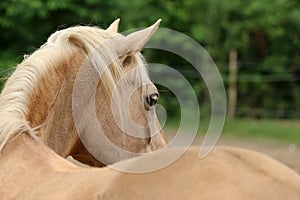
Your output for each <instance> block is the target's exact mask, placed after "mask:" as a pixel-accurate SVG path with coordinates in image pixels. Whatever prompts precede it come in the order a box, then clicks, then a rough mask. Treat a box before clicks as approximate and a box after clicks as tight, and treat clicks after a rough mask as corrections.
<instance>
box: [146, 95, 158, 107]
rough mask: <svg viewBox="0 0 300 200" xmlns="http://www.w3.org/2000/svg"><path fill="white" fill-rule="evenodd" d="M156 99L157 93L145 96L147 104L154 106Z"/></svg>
mask: <svg viewBox="0 0 300 200" xmlns="http://www.w3.org/2000/svg"><path fill="white" fill-rule="evenodd" d="M157 100H158V94H157V93H154V94H151V95H149V96H148V97H147V98H146V102H147V104H148V105H149V106H154V105H155V104H156V102H157Z"/></svg>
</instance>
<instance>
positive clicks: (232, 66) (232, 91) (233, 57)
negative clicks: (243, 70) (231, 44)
mask: <svg viewBox="0 0 300 200" xmlns="http://www.w3.org/2000/svg"><path fill="white" fill-rule="evenodd" d="M237 73H238V72H237V51H236V50H235V49H233V50H231V51H230V53H229V76H228V79H229V85H228V112H227V117H228V118H229V119H233V118H234V116H235V111H236V102H237Z"/></svg>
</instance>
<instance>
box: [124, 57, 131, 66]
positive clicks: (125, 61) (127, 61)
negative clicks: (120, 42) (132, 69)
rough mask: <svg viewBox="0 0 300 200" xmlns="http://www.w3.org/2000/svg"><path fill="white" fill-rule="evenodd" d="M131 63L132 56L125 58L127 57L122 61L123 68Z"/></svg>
mask: <svg viewBox="0 0 300 200" xmlns="http://www.w3.org/2000/svg"><path fill="white" fill-rule="evenodd" d="M131 61H132V56H127V57H126V58H125V59H124V60H123V63H122V65H123V67H126V66H128V65H129V64H130V63H131Z"/></svg>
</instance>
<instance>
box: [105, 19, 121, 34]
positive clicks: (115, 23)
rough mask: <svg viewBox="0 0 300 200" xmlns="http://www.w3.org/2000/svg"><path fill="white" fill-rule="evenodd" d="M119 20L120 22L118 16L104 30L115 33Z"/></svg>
mask: <svg viewBox="0 0 300 200" xmlns="http://www.w3.org/2000/svg"><path fill="white" fill-rule="evenodd" d="M119 22H120V18H118V19H116V20H115V21H114V22H113V23H111V25H110V26H109V27H108V28H107V29H106V30H107V31H111V32H114V33H117V32H118V27H119Z"/></svg>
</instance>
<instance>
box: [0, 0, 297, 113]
mask: <svg viewBox="0 0 300 200" xmlns="http://www.w3.org/2000/svg"><path fill="white" fill-rule="evenodd" d="M0 12H1V15H0V31H1V40H0V45H1V47H2V48H1V49H0V59H1V63H0V69H1V70H0V75H1V76H2V77H3V76H5V75H6V74H7V73H6V72H7V69H8V68H10V67H12V66H14V65H15V64H16V63H18V62H20V60H21V59H22V57H21V56H20V55H22V54H28V53H30V52H32V51H33V50H35V49H36V48H38V47H39V46H40V45H41V44H42V43H44V42H45V40H46V38H47V37H48V36H49V35H50V34H51V33H52V32H54V31H55V30H58V29H62V28H65V27H69V26H73V25H77V24H93V25H97V26H101V27H103V28H106V27H107V26H108V25H109V24H110V23H111V22H112V21H113V20H114V19H115V18H117V17H120V18H121V20H122V23H121V24H120V29H121V31H122V30H128V29H132V28H136V27H145V26H148V25H150V24H152V23H153V22H154V21H155V20H157V19H158V18H161V19H162V26H163V27H167V28H170V29H174V30H177V31H180V32H182V33H185V34H187V35H189V36H191V37H192V38H194V39H196V40H197V41H198V42H199V43H200V44H202V45H203V46H204V47H205V48H206V49H207V51H208V52H209V53H210V55H211V56H212V58H213V59H214V61H215V62H216V64H217V65H218V67H219V69H220V71H221V72H222V75H223V78H224V81H225V85H227V81H228V80H227V78H228V77H227V76H228V54H229V52H230V50H232V49H235V50H237V52H238V63H239V66H238V67H239V68H238V71H239V72H238V73H239V75H238V102H237V103H238V104H237V115H238V116H252V117H276V118H298V117H300V84H299V81H300V80H299V79H300V66H299V65H300V49H299V46H300V37H299V33H300V20H299V19H300V3H299V2H298V1H296V0H273V1H271V0H254V1H240V0H232V1H227V0H184V1H171V0H144V1H139V0H128V1H116V0H110V1H106V0H86V1H79V0H64V1H61V0H2V1H1V3H0ZM146 54H147V57H148V58H150V59H152V60H153V61H157V62H163V63H164V64H168V65H170V66H173V67H174V68H176V69H178V70H181V71H189V67H188V66H187V63H185V62H184V61H183V60H181V59H180V58H176V56H174V55H171V54H168V53H166V52H165V53H164V52H159V53H155V52H149V53H147V52H146ZM191 74H192V73H188V72H187V73H186V74H185V75H186V76H187V78H188V79H189V80H190V81H191V83H192V85H193V86H194V87H195V89H196V91H197V93H198V95H199V101H200V102H201V105H202V106H203V107H207V105H208V102H209V97H208V94H207V92H206V91H205V90H206V89H205V85H201V84H199V82H200V80H199V79H198V78H195V77H193V76H192V75H191ZM173 98H174V97H173V96H172V95H171V94H168V93H167V94H166V95H165V98H164V99H162V101H161V102H163V103H165V104H166V107H167V109H169V112H172V113H173V114H174V115H176V113H177V114H178V111H177V110H178V109H177V108H176V101H175V100H174V101H173V100H172V99H173ZM168 104H169V105H168Z"/></svg>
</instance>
